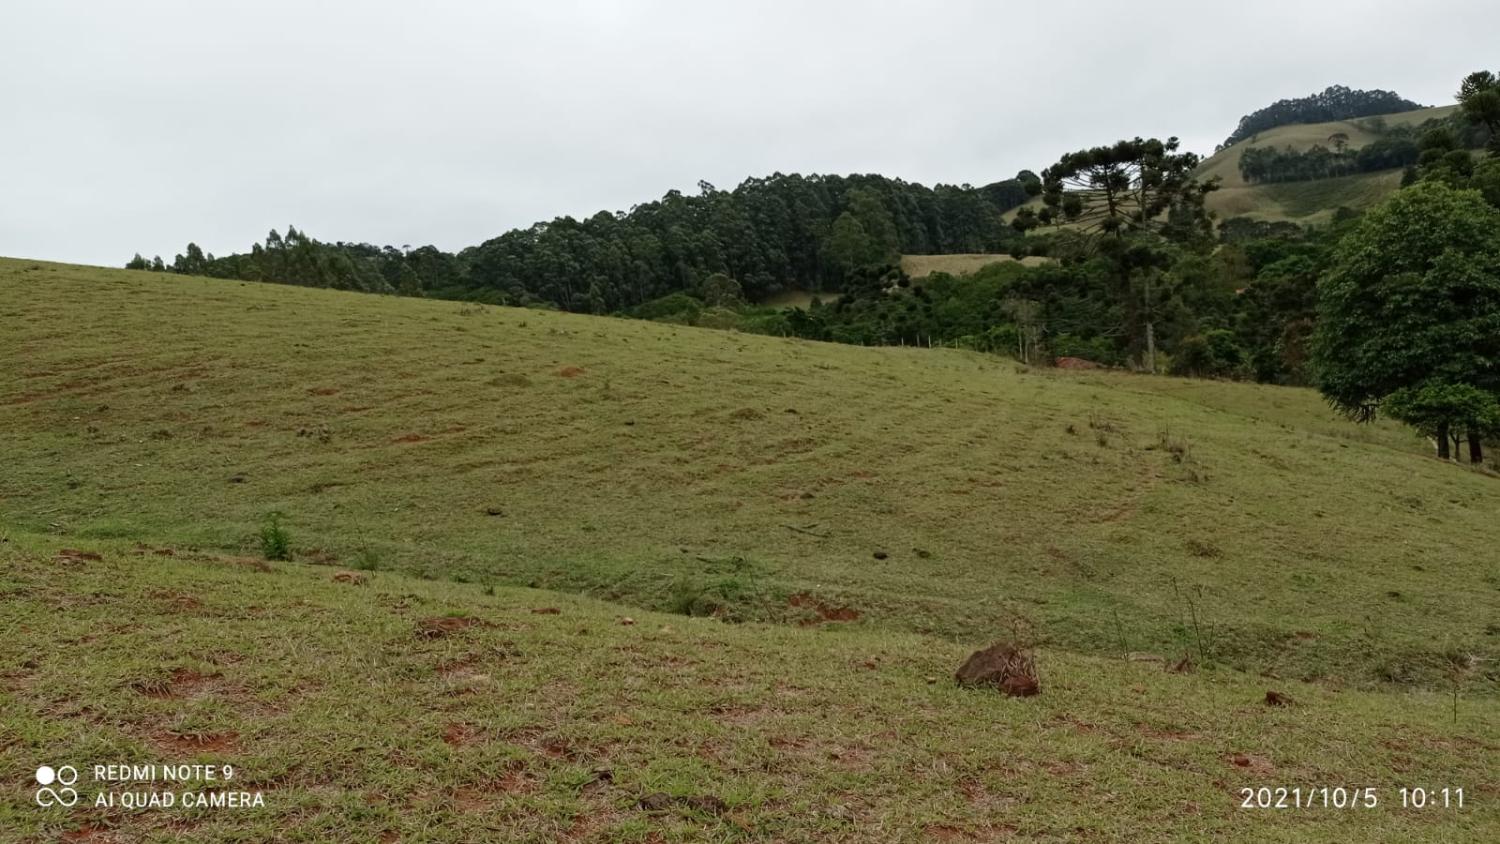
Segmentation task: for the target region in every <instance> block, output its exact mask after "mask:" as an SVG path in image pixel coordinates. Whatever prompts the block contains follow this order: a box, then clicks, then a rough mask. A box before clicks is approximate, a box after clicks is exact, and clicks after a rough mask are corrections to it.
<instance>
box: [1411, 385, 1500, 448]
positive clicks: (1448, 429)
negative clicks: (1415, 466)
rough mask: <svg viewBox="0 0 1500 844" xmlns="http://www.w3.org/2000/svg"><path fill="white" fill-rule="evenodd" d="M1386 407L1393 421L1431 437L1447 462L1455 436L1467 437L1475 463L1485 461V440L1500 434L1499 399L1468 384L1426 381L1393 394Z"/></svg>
mask: <svg viewBox="0 0 1500 844" xmlns="http://www.w3.org/2000/svg"><path fill="white" fill-rule="evenodd" d="M1383 407H1384V408H1385V412H1386V414H1387V415H1388V416H1390V417H1391V418H1392V419H1397V420H1400V421H1402V422H1405V423H1406V424H1408V425H1410V426H1412V427H1413V428H1416V429H1417V430H1418V431H1419V432H1421V433H1422V434H1425V435H1426V436H1429V437H1432V438H1433V439H1434V440H1435V441H1436V442H1437V454H1438V457H1441V458H1443V459H1445V460H1446V459H1447V458H1448V456H1449V454H1448V440H1449V437H1450V436H1453V434H1454V432H1458V431H1462V432H1464V433H1465V435H1466V436H1467V439H1468V443H1469V460H1470V462H1472V463H1482V462H1483V461H1484V445H1483V441H1484V437H1486V436H1494V435H1495V434H1497V433H1500V397H1497V396H1496V395H1495V394H1494V393H1489V392H1485V391H1484V390H1480V389H1478V388H1475V387H1472V386H1470V385H1468V384H1451V383H1445V382H1443V381H1437V380H1433V381H1424V382H1422V383H1421V384H1418V385H1416V386H1412V387H1403V388H1401V389H1399V390H1396V391H1395V392H1392V393H1391V394H1390V395H1389V396H1387V397H1386V399H1385V402H1384V404H1383Z"/></svg>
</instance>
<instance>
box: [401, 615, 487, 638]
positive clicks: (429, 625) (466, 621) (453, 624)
mask: <svg viewBox="0 0 1500 844" xmlns="http://www.w3.org/2000/svg"><path fill="white" fill-rule="evenodd" d="M479 623H480V622H479V619H477V618H471V617H469V616H454V615H444V616H435V617H433V618H424V619H422V620H421V621H419V622H417V635H418V636H420V637H421V638H423V639H441V638H442V637H444V636H448V635H450V634H453V633H457V632H459V631H460V630H464V629H467V628H469V627H473V626H474V625H476V624H479Z"/></svg>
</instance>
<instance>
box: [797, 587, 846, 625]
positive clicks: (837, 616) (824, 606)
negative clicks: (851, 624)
mask: <svg viewBox="0 0 1500 844" xmlns="http://www.w3.org/2000/svg"><path fill="white" fill-rule="evenodd" d="M786 603H787V606H789V607H794V608H796V609H801V610H808V611H810V612H811V613H813V617H811V618H805V619H803V620H802V621H799V622H798V624H800V625H802V626H803V627H808V626H811V625H814V624H822V623H823V622H825V621H858V620H859V618H860V612H859V610H857V609H854V608H853V607H840V606H835V605H833V604H830V603H827V602H825V601H822V600H820V599H818V598H816V597H814V596H813V595H810V594H808V593H807V592H798V593H797V594H795V595H793V596H792V597H790V598H788V599H787V601H786Z"/></svg>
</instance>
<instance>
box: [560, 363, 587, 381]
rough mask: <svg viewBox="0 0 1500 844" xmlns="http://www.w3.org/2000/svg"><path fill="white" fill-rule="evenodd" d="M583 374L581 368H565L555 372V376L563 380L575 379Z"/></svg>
mask: <svg viewBox="0 0 1500 844" xmlns="http://www.w3.org/2000/svg"><path fill="white" fill-rule="evenodd" d="M584 372H585V370H584V368H583V367H581V366H565V367H563V368H562V369H559V370H557V374H558V375H559V376H561V377H563V378H577V377H578V376H580V375H582V374H583V373H584Z"/></svg>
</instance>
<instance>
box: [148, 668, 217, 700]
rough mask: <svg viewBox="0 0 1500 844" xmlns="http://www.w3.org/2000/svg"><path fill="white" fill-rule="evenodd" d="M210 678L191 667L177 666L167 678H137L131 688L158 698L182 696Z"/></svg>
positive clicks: (165, 698)
mask: <svg viewBox="0 0 1500 844" xmlns="http://www.w3.org/2000/svg"><path fill="white" fill-rule="evenodd" d="M208 679H209V678H208V677H207V676H206V675H204V674H201V673H199V672H197V671H194V670H193V669H191V668H177V669H174V670H173V671H172V676H171V677H169V678H167V679H161V678H158V677H153V678H149V679H145V680H137V681H135V682H134V683H131V684H130V688H131V689H134V690H135V691H137V692H139V693H141V694H143V695H145V696H146V697H150V698H156V699H157V700H167V699H170V698H177V697H182V696H183V695H185V694H188V693H190V692H192V691H193V689H196V688H197V687H198V686H201V685H202V684H203V683H204V682H205V681H207V680H208Z"/></svg>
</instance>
